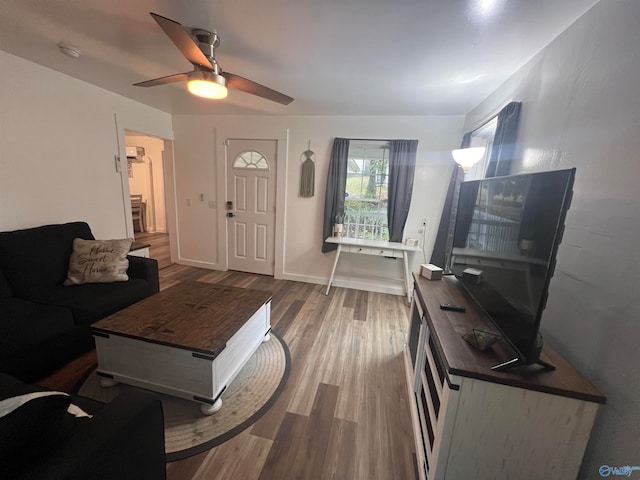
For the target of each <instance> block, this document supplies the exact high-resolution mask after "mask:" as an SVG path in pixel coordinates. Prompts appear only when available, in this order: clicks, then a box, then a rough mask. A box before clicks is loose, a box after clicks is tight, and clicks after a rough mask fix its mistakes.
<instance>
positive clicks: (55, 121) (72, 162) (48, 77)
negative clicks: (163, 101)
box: [0, 51, 173, 238]
mask: <svg viewBox="0 0 640 480" xmlns="http://www.w3.org/2000/svg"><path fill="white" fill-rule="evenodd" d="M0 71H1V72H2V74H1V75H0V147H1V149H0V231H5V230H13V229H18V228H27V227H33V226H38V225H42V224H47V223H60V222H67V221H75V220H84V221H86V222H88V223H89V225H90V226H91V228H92V231H93V233H94V235H95V236H96V237H97V238H114V237H122V236H125V235H126V234H127V220H126V212H125V205H124V198H123V185H122V177H121V176H120V174H119V173H117V172H116V168H115V161H114V156H115V155H118V153H120V155H121V156H122V158H124V157H125V155H124V129H125V128H128V129H131V130H136V131H141V132H145V133H149V134H153V135H156V136H160V137H163V138H169V139H171V138H173V132H172V130H171V117H170V116H169V115H168V114H166V113H163V112H160V111H158V110H155V109H153V108H149V107H147V106H144V105H142V104H139V103H136V102H133V101H131V100H128V99H125V98H124V97H121V96H119V95H115V94H113V93H110V92H108V91H106V90H103V89H100V88H97V87H95V86H93V85H90V84H88V83H85V82H82V81H79V80H76V79H73V78H71V77H69V76H67V75H63V74H60V73H58V72H56V71H53V70H50V69H47V68H44V67H42V66H39V65H37V64H35V63H32V62H29V61H27V60H24V59H21V58H19V57H16V56H13V55H10V54H8V53H5V52H2V51H0ZM116 116H117V121H118V127H119V131H118V132H117V131H116V126H115V122H116ZM118 138H119V142H120V143H119V145H120V152H119V151H118ZM123 164H124V165H123V166H124V168H125V178H126V161H125V162H123ZM130 216H131V215H130V213H129V218H130Z"/></svg>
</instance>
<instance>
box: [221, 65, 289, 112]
mask: <svg viewBox="0 0 640 480" xmlns="http://www.w3.org/2000/svg"><path fill="white" fill-rule="evenodd" d="M221 75H222V76H223V77H224V78H226V79H227V87H228V88H235V89H236V90H242V91H243V92H247V93H250V94H252V95H257V96H259V97H262V98H266V99H267V100H272V101H274V102H278V103H281V104H282V105H289V104H290V103H291V102H293V98H292V97H290V96H288V95H285V94H284V93H280V92H276V91H275V90H272V89H270V88H269V87H265V86H264V85H260V84H259V83H256V82H254V81H252V80H249V79H246V78H244V77H241V76H239V75H234V74H233V73H229V72H222V74H221Z"/></svg>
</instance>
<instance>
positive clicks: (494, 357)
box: [414, 274, 606, 403]
mask: <svg viewBox="0 0 640 480" xmlns="http://www.w3.org/2000/svg"><path fill="white" fill-rule="evenodd" d="M414 279H415V283H416V292H417V294H418V297H419V298H420V300H421V303H422V304H423V306H424V307H425V310H426V312H425V316H426V317H427V322H428V323H429V328H430V329H431V330H432V331H433V332H435V334H434V335H433V338H434V340H435V343H436V348H437V349H438V351H439V352H440V356H441V358H442V359H443V362H444V367H445V368H446V370H447V372H448V373H449V374H450V375H459V376H462V377H471V378H477V379H480V380H485V381H489V382H494V383H500V384H504V385H509V386H514V387H521V388H526V389H529V390H537V391H541V392H546V393H552V394H555V395H561V396H565V397H571V398H578V399H581V400H587V401H590V402H595V403H605V402H606V397H605V396H604V395H602V393H600V391H598V389H597V388H596V387H595V386H593V385H592V384H591V383H590V382H589V381H588V380H587V379H586V378H584V377H583V376H582V375H581V374H580V373H579V372H578V371H577V370H576V369H575V368H574V367H573V366H572V365H571V364H569V363H568V362H567V361H566V360H565V359H564V358H562V357H561V356H560V355H559V354H558V353H557V352H555V351H554V350H553V349H552V348H551V347H550V346H549V345H548V344H544V345H543V351H542V356H541V358H542V359H543V360H546V361H547V362H549V363H551V364H552V365H554V366H555V367H556V370H555V371H548V370H547V371H543V370H541V367H539V366H537V365H532V366H527V367H518V368H515V369H513V370H511V371H508V372H496V371H493V370H491V367H492V366H494V365H497V364H500V363H502V362H505V361H507V360H510V359H511V358H513V356H514V355H513V352H512V351H511V349H510V348H509V346H508V345H507V344H506V342H504V341H500V342H498V343H496V344H494V345H493V346H492V347H491V348H489V349H487V350H485V351H483V352H481V351H479V350H477V349H475V348H473V347H472V346H471V345H469V344H468V343H467V342H466V341H464V340H463V339H462V335H463V334H464V333H466V332H467V331H468V330H470V329H471V328H481V329H482V328H484V329H488V330H491V331H496V328H495V327H494V326H493V324H492V323H491V320H489V319H488V318H487V317H486V315H485V314H484V313H483V312H482V311H481V310H480V309H479V308H478V307H477V306H476V304H475V302H474V301H473V300H472V299H471V298H470V297H469V295H468V294H467V293H466V292H465V291H464V289H463V287H462V286H461V285H460V284H459V283H458V280H457V279H456V278H455V277H453V276H445V277H443V278H442V280H436V281H430V280H427V279H425V278H423V277H421V276H419V275H417V274H414ZM441 303H453V304H459V305H464V306H465V307H466V312H464V313H460V312H452V311H445V310H441V309H440V304H441Z"/></svg>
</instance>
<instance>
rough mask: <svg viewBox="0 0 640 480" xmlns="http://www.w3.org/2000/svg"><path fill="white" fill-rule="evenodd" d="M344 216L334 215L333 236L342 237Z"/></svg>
mask: <svg viewBox="0 0 640 480" xmlns="http://www.w3.org/2000/svg"><path fill="white" fill-rule="evenodd" d="M343 221H344V215H336V223H334V224H333V236H334V237H344V223H342V222H343Z"/></svg>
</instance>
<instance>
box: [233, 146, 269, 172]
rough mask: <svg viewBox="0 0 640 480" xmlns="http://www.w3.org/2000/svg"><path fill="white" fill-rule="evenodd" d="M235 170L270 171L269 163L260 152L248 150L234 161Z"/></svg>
mask: <svg viewBox="0 0 640 480" xmlns="http://www.w3.org/2000/svg"><path fill="white" fill-rule="evenodd" d="M233 168H255V169H258V170H269V162H268V161H267V159H266V158H265V157H264V155H262V154H261V153H260V152H256V151H255V150H248V151H246V152H242V153H240V154H238V156H237V157H236V158H235V160H234V161H233Z"/></svg>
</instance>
